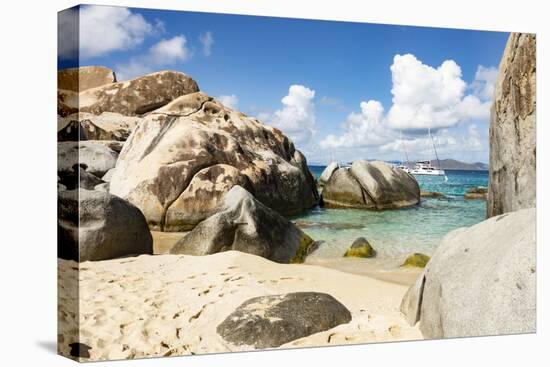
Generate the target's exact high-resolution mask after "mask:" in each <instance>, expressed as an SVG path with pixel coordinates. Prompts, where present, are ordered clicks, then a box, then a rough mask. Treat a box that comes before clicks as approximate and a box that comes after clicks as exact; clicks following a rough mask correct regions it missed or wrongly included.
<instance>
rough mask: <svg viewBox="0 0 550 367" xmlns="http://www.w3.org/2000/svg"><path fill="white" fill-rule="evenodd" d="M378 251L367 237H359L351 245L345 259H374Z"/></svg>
mask: <svg viewBox="0 0 550 367" xmlns="http://www.w3.org/2000/svg"><path fill="white" fill-rule="evenodd" d="M374 256H376V250H375V249H374V248H373V247H372V246H371V244H370V243H369V241H367V239H366V238H365V237H359V238H357V239H356V240H355V241H353V243H352V244H351V247H350V248H349V249H348V250H347V251H346V253H345V254H344V257H374Z"/></svg>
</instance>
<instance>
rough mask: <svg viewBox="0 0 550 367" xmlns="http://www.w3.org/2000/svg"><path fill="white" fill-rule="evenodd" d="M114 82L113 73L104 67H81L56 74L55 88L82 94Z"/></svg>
mask: <svg viewBox="0 0 550 367" xmlns="http://www.w3.org/2000/svg"><path fill="white" fill-rule="evenodd" d="M115 82H116V77H115V72H114V71H112V70H111V69H109V68H106V67H104V66H81V67H79V68H68V69H63V70H59V71H58V72H57V88H58V89H64V90H68V91H72V92H83V91H85V90H88V89H92V88H96V87H100V86H102V85H105V84H112V83H115Z"/></svg>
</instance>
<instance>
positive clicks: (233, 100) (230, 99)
mask: <svg viewBox="0 0 550 367" xmlns="http://www.w3.org/2000/svg"><path fill="white" fill-rule="evenodd" d="M217 100H218V101H220V102H221V103H222V104H223V105H224V106H225V107H229V108H231V109H236V108H237V105H238V104H239V98H237V96H236V95H234V94H231V95H221V96H219V97H218V98H217Z"/></svg>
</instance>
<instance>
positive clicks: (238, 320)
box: [216, 292, 351, 349]
mask: <svg viewBox="0 0 550 367" xmlns="http://www.w3.org/2000/svg"><path fill="white" fill-rule="evenodd" d="M350 321H351V314H350V312H349V311H348V309H347V308H346V307H345V306H344V305H343V304H341V303H340V302H338V300H336V299H335V298H334V297H332V296H331V295H329V294H326V293H317V292H297V293H288V294H281V295H272V296H261V297H255V298H252V299H249V300H248V301H246V302H244V303H243V304H242V305H240V306H239V307H238V308H237V309H236V310H235V311H233V312H232V313H231V314H230V315H229V316H227V318H226V319H225V320H224V321H223V322H222V323H221V324H220V325H218V327H217V329H216V330H217V332H218V334H220V335H221V336H222V338H224V339H225V340H226V341H228V342H230V343H232V344H234V345H247V346H253V347H254V348H255V349H265V348H276V347H279V346H281V345H283V344H285V343H288V342H290V341H293V340H296V339H299V338H303V337H305V336H308V335H311V334H315V333H318V332H321V331H326V330H329V329H332V328H333V327H336V326H338V325H341V324H347V323H348V322H350Z"/></svg>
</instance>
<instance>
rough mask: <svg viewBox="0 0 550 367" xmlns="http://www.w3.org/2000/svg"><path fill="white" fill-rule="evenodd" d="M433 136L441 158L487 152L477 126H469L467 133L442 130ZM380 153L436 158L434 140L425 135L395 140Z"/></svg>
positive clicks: (383, 147) (385, 145)
mask: <svg viewBox="0 0 550 367" xmlns="http://www.w3.org/2000/svg"><path fill="white" fill-rule="evenodd" d="M432 136H433V140H434V143H435V145H436V147H437V151H438V153H439V156H440V157H441V156H449V155H456V154H458V155H461V154H464V153H472V152H480V151H484V150H486V149H485V148H484V144H483V142H482V139H481V134H480V133H479V130H478V127H477V125H476V124H471V125H469V126H468V128H467V129H466V130H465V131H461V132H458V131H456V130H454V131H451V129H441V130H439V131H437V132H436V133H435V134H433V135H432ZM380 151H381V152H382V153H384V152H394V153H397V155H398V156H399V155H400V154H401V155H404V154H405V152H407V153H408V155H409V157H411V158H412V159H433V158H435V156H434V150H433V144H432V140H431V139H430V137H429V136H425V135H423V136H418V137H409V138H399V139H395V140H393V141H391V142H389V143H387V144H384V145H382V146H381V147H380Z"/></svg>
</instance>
